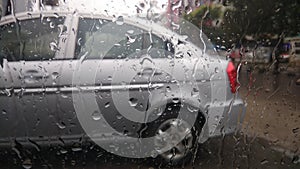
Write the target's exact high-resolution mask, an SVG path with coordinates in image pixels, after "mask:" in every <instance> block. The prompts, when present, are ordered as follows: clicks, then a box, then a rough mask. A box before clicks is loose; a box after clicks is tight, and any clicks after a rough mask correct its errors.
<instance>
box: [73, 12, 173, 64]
mask: <svg viewBox="0 0 300 169" xmlns="http://www.w3.org/2000/svg"><path fill="white" fill-rule="evenodd" d="M76 42H77V43H76V48H75V58H80V57H81V56H83V55H86V58H87V59H100V58H103V59H124V58H127V57H128V58H136V57H139V56H141V55H142V54H145V52H147V53H148V54H150V56H151V57H153V58H163V57H166V51H169V52H174V49H173V47H171V49H170V46H172V45H170V42H168V41H167V40H163V39H162V38H160V37H158V36H157V35H154V34H152V33H149V32H148V31H145V30H142V29H140V28H138V27H135V26H132V25H129V24H125V23H124V24H123V23H122V25H119V24H118V23H115V22H111V21H108V20H102V19H84V18H82V19H80V21H79V26H78V35H77V40H76ZM167 49H168V50H167Z"/></svg>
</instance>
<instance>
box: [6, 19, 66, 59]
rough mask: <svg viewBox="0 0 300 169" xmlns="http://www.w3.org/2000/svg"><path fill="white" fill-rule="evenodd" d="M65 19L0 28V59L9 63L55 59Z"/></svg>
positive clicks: (28, 22)
mask: <svg viewBox="0 0 300 169" xmlns="http://www.w3.org/2000/svg"><path fill="white" fill-rule="evenodd" d="M63 22H64V18H61V17H60V18H44V19H42V20H41V19H29V20H21V21H19V22H18V23H15V22H14V23H9V24H6V25H2V26H1V27H0V36H1V37H0V51H1V54H0V57H1V58H6V59H7V60H8V61H20V60H25V61H34V60H49V59H53V58H54V57H55V51H57V50H58V49H57V43H58V41H59V34H60V28H59V27H60V26H62V25H63Z"/></svg>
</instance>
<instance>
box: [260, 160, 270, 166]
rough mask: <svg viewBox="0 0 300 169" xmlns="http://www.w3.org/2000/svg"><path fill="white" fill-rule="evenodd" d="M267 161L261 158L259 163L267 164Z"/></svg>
mask: <svg viewBox="0 0 300 169" xmlns="http://www.w3.org/2000/svg"><path fill="white" fill-rule="evenodd" d="M268 162H269V161H268V160H267V159H263V160H262V161H260V164H261V165H264V164H267V163H268Z"/></svg>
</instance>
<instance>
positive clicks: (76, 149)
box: [72, 147, 82, 152]
mask: <svg viewBox="0 0 300 169" xmlns="http://www.w3.org/2000/svg"><path fill="white" fill-rule="evenodd" d="M81 150H82V148H81V147H72V151H74V152H78V151H81Z"/></svg>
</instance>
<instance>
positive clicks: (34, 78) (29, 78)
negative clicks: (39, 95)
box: [24, 69, 49, 83]
mask: <svg viewBox="0 0 300 169" xmlns="http://www.w3.org/2000/svg"><path fill="white" fill-rule="evenodd" d="M48 77H49V76H48V75H47V74H43V73H41V72H40V71H38V70H35V69H31V70H27V71H25V73H24V81H25V83H36V82H38V81H40V80H42V79H46V78H48Z"/></svg>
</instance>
